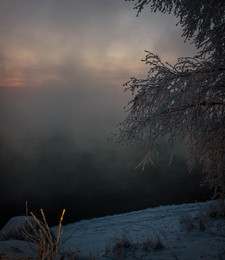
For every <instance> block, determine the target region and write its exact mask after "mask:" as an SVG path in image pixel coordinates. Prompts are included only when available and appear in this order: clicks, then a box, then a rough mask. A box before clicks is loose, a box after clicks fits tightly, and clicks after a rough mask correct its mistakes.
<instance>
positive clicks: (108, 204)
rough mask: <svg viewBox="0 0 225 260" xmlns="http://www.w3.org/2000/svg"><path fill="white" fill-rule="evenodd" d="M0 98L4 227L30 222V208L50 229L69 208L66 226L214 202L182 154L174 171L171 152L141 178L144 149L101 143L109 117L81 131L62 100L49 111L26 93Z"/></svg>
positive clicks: (0, 195) (0, 223)
mask: <svg viewBox="0 0 225 260" xmlns="http://www.w3.org/2000/svg"><path fill="white" fill-rule="evenodd" d="M1 94H2V95H1V103H0V106H1V118H0V119H1V128H0V183H1V189H0V202H1V214H0V226H1V227H2V226H3V225H4V224H5V223H6V222H7V221H8V219H9V218H10V217H13V216H15V215H24V214H25V202H26V201H28V206H29V210H30V211H32V212H34V214H35V215H37V216H38V217H40V211H39V209H40V208H43V209H44V211H45V214H46V218H47V220H48V222H49V225H50V226H52V225H56V224H57V223H58V220H59V217H60V214H61V212H62V210H63V209H64V208H65V209H66V214H65V218H64V222H63V223H64V224H66V223H71V222H75V221H78V220H81V219H89V218H93V217H99V216H105V215H109V214H116V213H121V212H128V211H133V210H138V209H143V208H147V207H155V206H158V205H163V204H164V205H165V204H177V203H183V202H194V201H195V200H197V201H204V200H207V199H208V198H209V197H210V195H211V194H210V192H209V191H208V190H206V189H203V188H201V189H200V187H199V183H200V181H201V179H202V175H201V170H200V168H199V169H195V170H194V171H193V172H192V173H188V170H187V167H186V164H185V161H184V156H183V155H181V154H180V153H179V152H177V153H176V154H175V157H174V162H173V164H172V166H171V167H169V168H168V166H167V164H168V160H169V154H168V152H163V153H162V156H161V157H159V158H158V159H157V160H156V162H155V164H154V165H152V166H148V167H146V169H145V171H141V169H135V166H136V165H137V164H138V163H139V161H140V160H141V158H142V155H143V151H141V149H140V148H139V147H125V148H119V147H117V145H115V144H113V143H109V142H108V141H107V140H106V139H107V138H106V137H104V138H100V137H99V136H100V135H99V134H98V131H100V129H106V128H107V126H109V123H108V121H107V122H106V123H105V124H106V125H107V126H106V125H104V122H105V120H106V118H104V116H103V117H102V118H101V119H99V121H98V119H96V118H95V120H93V121H91V122H90V120H91V118H90V117H89V118H86V120H89V121H88V123H87V124H82V120H83V119H81V118H79V117H78V113H77V114H76V112H74V111H75V110H73V109H71V112H70V113H69V112H68V111H69V110H68V107H67V109H66V111H65V110H63V109H62V105H60V106H61V107H60V110H57V109H58V106H57V102H59V97H60V95H58V96H56V97H57V98H56V100H58V101H57V102H56V103H55V100H54V102H52V103H51V102H50V100H51V98H49V96H47V97H48V102H46V101H43V100H42V101H41V99H40V100H39V101H38V102H37V99H36V98H37V94H35V95H34V94H32V93H31V94H30V93H27V92H26V91H18V90H16V91H12V90H10V91H9V90H7V91H3V90H2V89H1ZM68 97H69V95H68ZM64 98H65V97H64ZM72 101H73V100H70V102H72ZM43 102H44V103H43ZM45 102H46V103H45ZM33 104H36V105H33ZM46 104H48V106H46ZM65 104H66V102H65ZM43 105H45V106H46V107H45V109H43ZM71 106H72V105H71ZM49 111H50V112H49ZM97 112H98V111H97ZM55 113H56V114H55ZM57 114H58V116H57ZM88 114H89V113H87V115H88ZM98 114H99V113H98ZM63 115H65V117H66V118H65V117H64V116H63ZM87 115H86V116H87ZM84 116H85V115H84ZM115 117H116V116H115ZM113 124H114V122H113V123H111V125H110V127H113V126H112V125H113ZM81 125H82V127H81ZM88 127H89V128H88ZM66 129H70V131H66ZM78 130H79V131H78ZM100 132H101V131H100Z"/></svg>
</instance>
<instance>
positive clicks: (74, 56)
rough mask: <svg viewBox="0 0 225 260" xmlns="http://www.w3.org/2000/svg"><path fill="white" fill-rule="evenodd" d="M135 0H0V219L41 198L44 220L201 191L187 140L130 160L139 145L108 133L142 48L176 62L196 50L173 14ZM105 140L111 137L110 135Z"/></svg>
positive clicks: (197, 196) (35, 206)
mask: <svg viewBox="0 0 225 260" xmlns="http://www.w3.org/2000/svg"><path fill="white" fill-rule="evenodd" d="M133 4H134V2H133V1H123V0H122V1H121V0H114V1H108V0H91V1H83V0H76V1H72V0H63V1H62V0H38V1H37V0H20V1H18V0H10V1H8V0H1V1H0V183H1V189H0V198H1V212H3V213H2V214H1V216H0V218H1V222H0V225H3V224H4V223H5V222H6V221H7V220H8V219H9V218H10V217H12V216H15V215H23V214H25V202H26V201H28V206H29V210H31V211H33V212H34V213H35V214H37V215H38V212H39V209H40V208H43V209H44V211H45V213H46V215H47V219H48V221H49V224H50V225H55V224H57V221H58V216H60V213H61V211H62V209H63V208H65V209H66V215H65V219H64V223H69V222H74V221H77V220H80V219H84V218H93V217H98V216H105V215H107V214H116V213H120V212H127V211H132V210H136V209H143V208H147V207H154V206H158V205H161V204H173V203H182V202H191V201H194V200H205V199H207V198H209V192H208V191H207V190H205V189H204V188H200V187H199V183H200V180H201V178H202V175H201V169H200V167H199V168H197V169H195V170H194V172H192V173H188V170H187V166H186V163H185V150H186V149H187V148H186V147H185V145H183V144H182V145H180V147H177V148H176V149H177V151H176V153H175V156H174V161H173V164H172V165H171V167H168V166H167V164H168V161H169V158H170V154H169V150H167V149H165V150H162V148H161V147H160V148H159V149H160V150H161V152H160V156H159V157H158V158H156V159H155V161H154V165H148V166H147V167H146V169H145V171H141V169H140V168H138V169H135V168H136V166H137V165H138V164H139V162H140V161H141V160H142V158H143V155H144V148H143V147H142V146H128V147H119V146H118V144H117V143H116V141H115V140H113V141H112V140H111V138H112V133H117V132H118V128H117V127H116V126H117V125H118V123H120V122H121V121H123V120H124V119H125V117H126V113H125V112H124V109H123V107H124V106H126V104H127V102H128V101H129V100H130V99H131V95H130V94H129V93H127V92H125V93H124V91H123V90H124V89H123V86H122V85H123V84H124V83H125V82H127V81H128V80H129V79H130V77H133V76H135V77H137V78H143V77H146V73H147V71H148V70H149V68H148V66H146V65H145V64H144V63H143V62H141V59H143V58H144V56H145V53H144V50H150V51H152V52H154V53H156V54H158V55H159V56H160V57H161V58H162V59H163V60H164V61H165V60H166V61H169V62H171V63H173V64H174V63H175V62H176V60H177V58H178V57H180V56H193V53H195V52H196V50H195V48H194V46H193V45H190V44H189V42H186V43H184V39H182V38H181V37H180V36H181V34H182V29H181V28H180V27H179V26H175V25H176V23H177V19H176V18H175V17H173V16H172V15H162V14H158V13H156V14H151V13H150V12H149V9H148V8H146V9H145V10H144V11H143V12H142V14H141V15H140V16H139V17H136V11H135V10H133ZM110 140H111V141H110Z"/></svg>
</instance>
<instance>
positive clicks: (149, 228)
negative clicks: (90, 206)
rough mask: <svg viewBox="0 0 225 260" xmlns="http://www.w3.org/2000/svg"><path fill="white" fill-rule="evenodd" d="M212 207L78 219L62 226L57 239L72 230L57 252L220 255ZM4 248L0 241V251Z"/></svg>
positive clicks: (221, 237)
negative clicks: (60, 250) (60, 233)
mask: <svg viewBox="0 0 225 260" xmlns="http://www.w3.org/2000/svg"><path fill="white" fill-rule="evenodd" d="M212 207H213V202H205V203H193V204H182V205H173V206H161V207H157V208H149V209H145V210H140V211H136V212H130V213H126V214H119V215H114V216H106V217H102V218H95V219H91V220H82V221H80V222H77V223H74V224H69V225H66V226H64V227H63V230H64V232H63V235H62V237H61V241H63V240H64V239H65V238H67V237H68V236H70V235H71V234H73V235H72V237H71V238H70V239H69V240H68V241H67V242H66V243H65V244H64V245H63V250H64V251H70V252H74V251H75V250H76V249H77V247H78V248H79V250H80V251H81V257H79V258H78V259H94V257H95V259H96V260H97V259H103V260H109V259H144V260H145V259H146V260H147V259H148V260H150V259H153V260H154V259H162V260H167V259H180V260H185V259H188V260H191V259H193V260H196V259H225V220H224V219H212V218H209V217H208V212H209V211H211V210H212ZM52 230H53V232H57V227H53V228H52ZM4 243H5V244H4ZM11 243H12V241H11ZM3 244H4V245H3ZM5 247H6V241H2V242H0V253H1V252H2V250H3V249H4V248H5ZM11 247H12V245H11ZM15 247H16V246H14V248H15ZM17 247H18V245H17ZM17 247H16V248H17ZM82 256H84V258H82ZM85 256H86V257H85Z"/></svg>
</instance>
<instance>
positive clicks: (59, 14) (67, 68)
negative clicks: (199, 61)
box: [0, 0, 193, 89]
mask: <svg viewBox="0 0 225 260" xmlns="http://www.w3.org/2000/svg"><path fill="white" fill-rule="evenodd" d="M133 6H134V2H132V1H131V2H128V1H124V0H114V1H109V0H91V1H84V0H64V1H61V0H39V1H37V0H20V1H18V0H10V1H9V0H1V1H0V17H1V18H0V39H1V40H0V61H1V62H0V86H11V87H13V86H17V87H20V86H26V87H43V86H44V87H46V86H54V87H56V86H60V87H65V86H66V87H78V85H79V86H81V85H82V86H85V88H95V89H101V88H106V89H108V88H109V89H110V88H120V87H121V85H122V84H123V83H124V82H126V81H127V80H129V78H130V77H131V76H137V77H138V76H143V75H145V74H146V71H147V67H146V66H144V64H143V63H141V62H140V60H141V59H142V58H144V50H146V49H147V50H151V51H152V52H156V53H157V54H159V55H160V56H161V57H162V58H165V59H167V60H168V61H172V62H174V61H175V60H176V57H177V56H186V55H190V53H192V51H193V48H192V47H190V46H189V44H184V43H183V41H184V39H181V37H180V35H181V30H180V28H179V27H176V26H175V24H176V22H177V20H176V19H175V18H174V17H173V16H172V15H171V16H169V15H160V14H150V13H149V12H148V10H147V8H146V11H144V12H143V13H142V14H141V15H140V16H139V17H138V18H137V17H136V10H133Z"/></svg>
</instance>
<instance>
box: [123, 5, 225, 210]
mask: <svg viewBox="0 0 225 260" xmlns="http://www.w3.org/2000/svg"><path fill="white" fill-rule="evenodd" d="M146 5H148V7H150V10H151V11H152V12H156V11H160V12H162V13H174V15H175V16H176V17H178V18H179V22H178V24H180V25H181V26H182V28H183V34H182V36H183V37H185V39H186V40H190V39H192V40H193V43H194V44H195V45H196V47H197V50H198V54H197V55H196V56H195V57H193V58H189V57H186V58H179V59H178V61H177V63H176V64H175V65H171V64H169V63H167V62H165V63H164V62H162V61H161V59H160V58H159V57H158V56H157V55H155V54H153V53H152V52H149V51H146V53H147V55H146V57H145V59H144V60H143V61H144V62H145V63H146V64H147V65H149V66H150V69H149V72H148V75H147V77H146V78H145V79H137V78H135V77H133V78H131V80H130V81H129V82H127V83H126V84H125V87H126V89H125V90H130V91H131V92H132V94H134V98H133V99H132V100H131V101H130V102H129V103H128V111H129V114H128V116H127V117H126V119H125V120H124V122H123V123H121V124H120V133H119V142H120V143H126V144H127V143H133V142H139V141H141V142H144V143H145V144H146V148H147V149H146V155H145V157H144V159H143V161H142V162H141V164H142V166H143V167H144V166H145V164H146V163H147V162H149V161H152V155H154V153H155V152H156V149H157V145H158V143H159V142H160V141H161V140H162V139H164V140H165V141H166V143H167V144H169V145H171V147H172V149H173V147H174V145H175V144H176V143H177V142H180V141H181V140H186V141H187V143H188V148H189V156H188V165H189V167H190V168H193V166H194V165H196V163H199V162H200V163H201V164H202V165H203V171H204V172H205V179H204V184H206V185H208V186H209V187H210V188H213V189H214V191H215V193H214V198H217V199H218V201H219V208H218V210H219V211H218V214H220V215H221V214H223V215H225V207H224V199H225V1H224V0H213V1H210V0H198V1H196V0H139V1H136V3H135V6H134V8H135V9H137V15H139V13H140V12H141V11H142V9H143V8H144V7H145V6H146Z"/></svg>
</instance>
